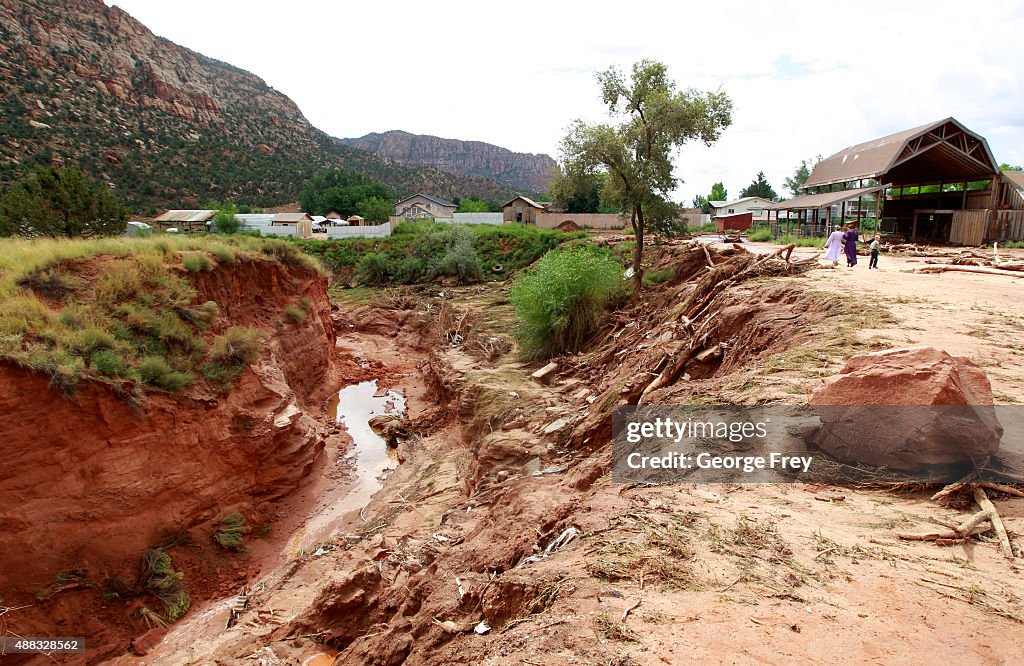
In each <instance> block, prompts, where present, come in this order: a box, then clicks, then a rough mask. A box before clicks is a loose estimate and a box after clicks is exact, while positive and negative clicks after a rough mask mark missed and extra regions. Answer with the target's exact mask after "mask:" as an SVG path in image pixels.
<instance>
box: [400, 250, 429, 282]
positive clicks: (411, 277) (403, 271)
mask: <svg viewBox="0 0 1024 666" xmlns="http://www.w3.org/2000/svg"><path fill="white" fill-rule="evenodd" d="M426 276H427V263H426V262H425V261H423V259H420V258H419V257H415V256H413V257H406V258H404V259H402V260H401V261H399V262H398V266H397V267H396V269H395V274H394V280H396V281H397V282H400V283H402V284H415V283H417V282H420V281H421V280H423V279H425V278H426Z"/></svg>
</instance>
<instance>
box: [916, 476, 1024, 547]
mask: <svg viewBox="0 0 1024 666" xmlns="http://www.w3.org/2000/svg"><path fill="white" fill-rule="evenodd" d="M973 476H974V474H969V475H968V476H967V477H965V479H969V478H973ZM986 486H996V488H994V490H998V491H1000V492H1005V491H1007V490H1009V491H1011V492H1010V494H1014V495H1018V496H1024V493H1021V492H1020V491H1018V490H1017V489H1016V488H1011V487H1009V486H1003V485H1002V484H994V483H989V482H980V483H969V482H968V481H958V482H956V483H951V484H949V485H948V486H946V487H945V488H943V489H942V490H940V491H939V492H937V493H935V494H934V495H932V499H933V500H941V499H944V498H946V497H949V496H950V495H952V494H953V493H956V492H958V491H961V490H968V489H970V490H971V491H972V492H973V495H974V501H975V502H976V503H977V504H978V507H979V508H980V509H981V510H980V511H978V512H976V513H974V514H973V515H971V516H970V517H968V518H967V519H965V520H964V521H963V522H961V523H960V524H959V525H950V526H948V529H945V530H933V531H931V532H924V533H899V534H897V535H896V536H897V537H898V538H900V539H903V540H904V541H934V542H935V543H936V544H938V545H940V546H951V545H955V544H957V543H963V541H965V540H966V539H968V538H970V537H972V536H975V535H976V534H982V533H984V532H986V531H987V530H988V528H986V527H984V524H985V523H989V524H991V526H992V530H993V531H994V532H995V533H996V538H998V539H999V551H1000V552H1001V553H1002V554H1003V556H1004V557H1006V558H1007V559H1010V560H1012V559H1014V558H1015V557H1017V550H1019V548H1018V549H1015V548H1014V544H1012V543H1011V542H1010V537H1009V534H1007V532H1006V527H1005V526H1004V525H1003V521H1002V519H1001V518H1000V517H999V512H998V511H996V507H995V505H994V504H992V501H991V500H990V499H989V498H988V495H986V494H985V490H984V488H985V487H986Z"/></svg>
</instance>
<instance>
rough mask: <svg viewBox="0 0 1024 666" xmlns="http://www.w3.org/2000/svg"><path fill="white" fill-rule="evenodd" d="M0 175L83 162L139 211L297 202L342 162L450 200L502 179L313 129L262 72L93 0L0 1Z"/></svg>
mask: <svg viewBox="0 0 1024 666" xmlns="http://www.w3.org/2000/svg"><path fill="white" fill-rule="evenodd" d="M0 85H2V86H3V88H4V90H5V95H4V98H3V100H0V185H3V184H6V183H9V182H11V181H13V180H14V179H16V178H17V177H18V176H19V175H20V174H21V173H23V172H24V171H26V170H27V169H30V168H31V167H32V166H34V165H36V164H44V165H53V166H78V167H79V168H82V169H83V170H84V171H86V172H88V173H89V174H90V175H91V176H93V177H95V178H97V179H100V180H102V181H104V182H107V183H108V184H110V185H111V186H112V187H113V188H114V190H115V191H117V192H118V193H119V194H120V195H121V196H122V198H124V199H125V200H126V201H127V202H128V204H129V205H130V206H131V207H132V208H133V209H135V210H136V211H138V212H143V211H145V212H153V211H155V210H156V209H157V208H174V207H181V208H189V207H196V206H200V205H206V204H208V203H210V202H214V201H223V200H225V199H232V200H235V201H236V202H238V203H245V204H249V205H254V206H263V207H269V206H274V205H277V204H282V203H286V202H289V201H297V200H298V198H299V193H300V191H301V188H302V183H303V182H305V180H306V179H308V178H309V177H310V176H312V175H313V174H314V173H316V172H317V171H319V170H322V169H325V168H332V167H344V168H349V169H353V170H355V171H359V172H361V173H364V174H366V175H368V176H370V177H372V178H375V179H377V180H380V181H382V182H384V183H386V184H388V185H389V186H391V187H392V188H393V189H394V190H395V191H396V193H397V194H399V195H404V194H410V193H413V192H416V191H424V192H429V193H433V194H437V195H439V196H443V197H446V198H453V197H460V196H467V195H471V194H473V195H477V196H480V197H482V198H486V199H502V198H504V197H510V196H512V195H513V194H514V192H513V189H512V188H510V187H508V186H507V185H503V184H499V183H498V182H496V181H494V180H492V179H488V178H484V177H479V176H463V175H458V174H452V173H448V172H445V171H442V170H440V169H437V168H432V167H419V168H410V167H405V166H403V165H401V164H400V163H398V162H397V161H395V160H391V159H388V158H384V157H380V156H377V155H373V154H371V153H368V152H366V151H362V150H359V149H356V148H352V147H349V146H346V145H344V144H343V143H341V142H339V141H337V140H336V139H334V138H332V137H330V136H328V135H327V134H326V133H324V132H322V131H321V130H319V129H317V128H316V127H314V126H313V125H312V124H310V122H309V121H308V120H307V119H306V117H305V116H304V115H303V113H302V111H301V110H300V109H299V107H298V106H297V105H296V104H295V102H294V101H293V100H291V99H290V98H288V97H287V96H286V95H284V94H282V93H280V92H279V91H276V90H274V89H273V88H271V87H270V86H269V85H267V84H266V82H265V81H264V80H263V79H262V78H260V77H259V76H257V75H255V74H252V73H250V72H247V71H245V70H243V69H240V68H238V67H236V66H234V65H230V64H229V63H224V62H222V61H219V60H216V59H214V58H210V57H208V56H205V55H203V54H201V53H198V52H196V51H193V50H191V49H188V48H186V47H183V46H180V45H178V44H176V43H174V42H172V41H170V40H168V39H166V38H163V37H159V36H157V35H155V34H154V33H153V32H152V31H151V30H150V29H149V28H147V27H146V26H145V25H143V24H142V23H141V22H139V21H138V20H136V19H135V18H133V17H132V16H131V15H130V14H128V13H127V12H125V11H124V10H122V9H120V8H119V7H116V6H113V7H108V6H107V5H105V4H104V3H103V2H102V0H66V1H64V2H62V3H60V4H59V5H55V4H53V3H48V2H44V1H41V0H0Z"/></svg>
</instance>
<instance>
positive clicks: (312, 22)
mask: <svg viewBox="0 0 1024 666" xmlns="http://www.w3.org/2000/svg"><path fill="white" fill-rule="evenodd" d="M108 1H109V0H108ZM116 4H118V5H119V6H120V7H122V8H123V9H125V10H126V11H128V12H129V13H130V14H132V15H133V16H135V17H136V18H138V19H139V20H141V21H142V22H143V23H145V24H146V25H147V26H148V27H149V28H150V29H152V30H153V31H154V32H156V33H157V34H159V35H163V36H165V37H167V38H169V39H171V40H173V41H176V42H178V43H179V44H183V45H185V46H188V47H190V48H193V49H195V50H197V51H200V52H202V53H205V54H206V55H209V56H212V57H214V58H218V59H221V60H225V61H227V62H230V63H232V64H234V65H236V66H239V67H242V68H244V69H248V70H250V71H252V72H254V73H255V74H257V75H258V76H261V77H262V78H264V79H265V80H266V81H267V83H269V84H270V85H272V86H274V87H275V88H277V89H278V90H280V91H282V92H284V93H285V94H287V95H288V96H290V97H291V98H292V99H293V100H295V102H296V103H297V104H298V105H299V107H300V108H301V109H302V110H303V112H304V113H305V114H306V116H307V117H308V118H309V119H310V121H311V122H312V123H313V124H314V125H316V126H317V127H320V128H321V129H323V130H324V131H326V132H328V133H330V134H333V135H335V136H360V135H362V134H365V133H367V132H371V131H384V130H388V129H404V130H407V131H410V132H417V133H424V134H435V135H439V136H445V137H452V138H460V139H473V140H481V141H487V142H490V143H495V144H498V145H502V146H505V147H508V148H511V149H513V150H520V151H525V152H546V153H550V154H555V153H556V151H557V147H558V141H559V139H560V138H561V136H562V134H563V131H564V129H565V127H566V125H568V123H569V122H570V121H571V120H572V119H574V118H576V117H583V118H585V119H588V120H596V119H599V118H601V116H602V113H603V110H602V108H601V106H600V104H599V100H598V99H597V87H596V85H595V82H594V78H593V73H594V72H595V71H598V70H603V69H605V68H606V67H608V66H609V65H612V64H616V65H619V66H621V67H624V68H625V67H628V66H629V65H630V64H631V63H632V62H633V61H635V60H637V59H639V58H643V57H647V58H653V59H658V60H662V61H663V62H665V63H666V65H668V68H669V73H670V75H671V76H672V77H673V78H674V79H675V80H676V81H677V82H678V83H679V84H680V85H681V86H684V87H691V86H692V87H697V88H705V89H707V88H718V87H721V88H722V89H723V90H725V91H726V92H727V93H728V94H729V95H730V96H731V97H732V98H733V100H734V102H735V113H734V122H733V126H732V127H731V128H730V129H728V130H727V131H726V133H725V134H724V135H723V137H722V139H721V141H719V143H717V144H716V145H715V146H713V147H711V148H705V147H703V146H688V147H687V148H686V149H685V150H684V152H683V154H682V155H681V156H680V158H679V160H678V169H679V175H680V177H681V178H683V179H684V180H685V181H686V182H685V184H684V185H683V186H681V187H680V190H679V193H678V194H679V197H680V198H681V199H685V200H687V201H688V200H689V199H691V198H692V196H693V195H694V194H695V193H697V192H707V191H708V190H709V189H710V186H711V184H712V183H713V182H715V181H718V180H722V181H723V182H725V184H726V187H727V188H728V189H729V192H730V194H738V192H739V190H740V189H741V188H742V187H744V186H745V185H746V184H748V183H749V182H750V181H751V180H752V179H753V177H754V175H755V174H756V173H757V172H758V171H759V170H763V171H764V172H765V173H766V174H767V176H768V179H769V180H770V181H771V182H772V184H773V185H774V186H775V188H776V190H778V191H779V192H780V193H781V191H782V189H783V188H782V183H783V179H784V178H785V177H786V176H787V175H789V174H790V173H791V172H792V170H793V168H794V167H795V166H796V164H798V163H799V161H800V159H802V158H806V157H811V156H813V155H816V154H818V153H821V154H823V155H828V154H830V153H832V152H835V151H837V150H839V149H841V148H843V147H845V146H848V145H851V144H854V143H859V142H861V141H866V140H869V139H872V138H875V137H877V136H881V135H883V134H886V133H890V132H895V131H898V130H901V129H905V128H907V127H912V126H915V125H919V124H923V123H925V122H928V121H931V120H936V119H938V118H943V117H946V116H955V117H957V118H958V119H960V120H961V121H962V122H964V123H965V124H966V125H967V126H968V127H970V128H972V129H974V130H975V131H978V132H980V133H981V134H983V135H985V136H987V137H988V138H989V141H990V144H991V146H992V149H993V152H994V153H995V155H996V158H997V159H999V160H1001V161H1010V162H1015V163H1020V162H1024V112H1022V111H1021V109H1022V108H1024V85H1022V83H1021V77H1020V76H1019V75H1018V72H1017V70H1018V66H1017V63H1018V60H1019V59H1018V55H1017V51H1018V48H1019V40H1020V34H1021V33H1022V31H1024V7H1022V6H1019V5H1017V3H1005V4H998V5H996V6H992V5H986V6H985V9H984V11H969V10H968V9H967V8H965V6H964V5H963V3H959V2H952V1H950V0H939V1H935V2H923V1H914V2H899V3H894V2H879V1H875V0H871V1H867V2H860V3H852V4H851V3H849V2H842V3H839V2H803V1H789V2H772V3H767V2H757V1H747V0H743V1H739V2H718V3H701V4H699V5H694V4H693V3H676V4H674V5H669V4H667V3H661V2H652V1H650V0H633V2H630V3H625V4H624V3H622V2H621V1H620V2H614V3H612V2H607V1H604V0H602V1H598V2H589V3H586V4H583V3H565V2H550V1H547V2H540V1H538V0H524V1H523V2H518V3H515V4H508V3H506V4H500V5H499V4H487V3H479V2H468V1H460V2H434V3H423V2H367V3H348V2H344V3H342V2H316V1H313V0H292V2H289V3H281V2H267V1H263V0H258V1H250V2H241V1H238V0H232V1H220V2H211V1H210V0H177V1H176V2H174V3H164V2H159V3H154V2H151V1H147V0H116ZM417 93H420V94H422V101H414V100H415V98H416V97H417V96H418V95H417Z"/></svg>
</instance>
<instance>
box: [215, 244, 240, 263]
mask: <svg viewBox="0 0 1024 666" xmlns="http://www.w3.org/2000/svg"><path fill="white" fill-rule="evenodd" d="M210 252H213V256H214V257H216V258H217V263H218V264H221V265H223V266H230V265H231V264H233V263H235V253H234V252H233V251H232V250H231V248H229V247H224V246H223V245H215V246H214V247H213V248H211V249H210Z"/></svg>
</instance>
